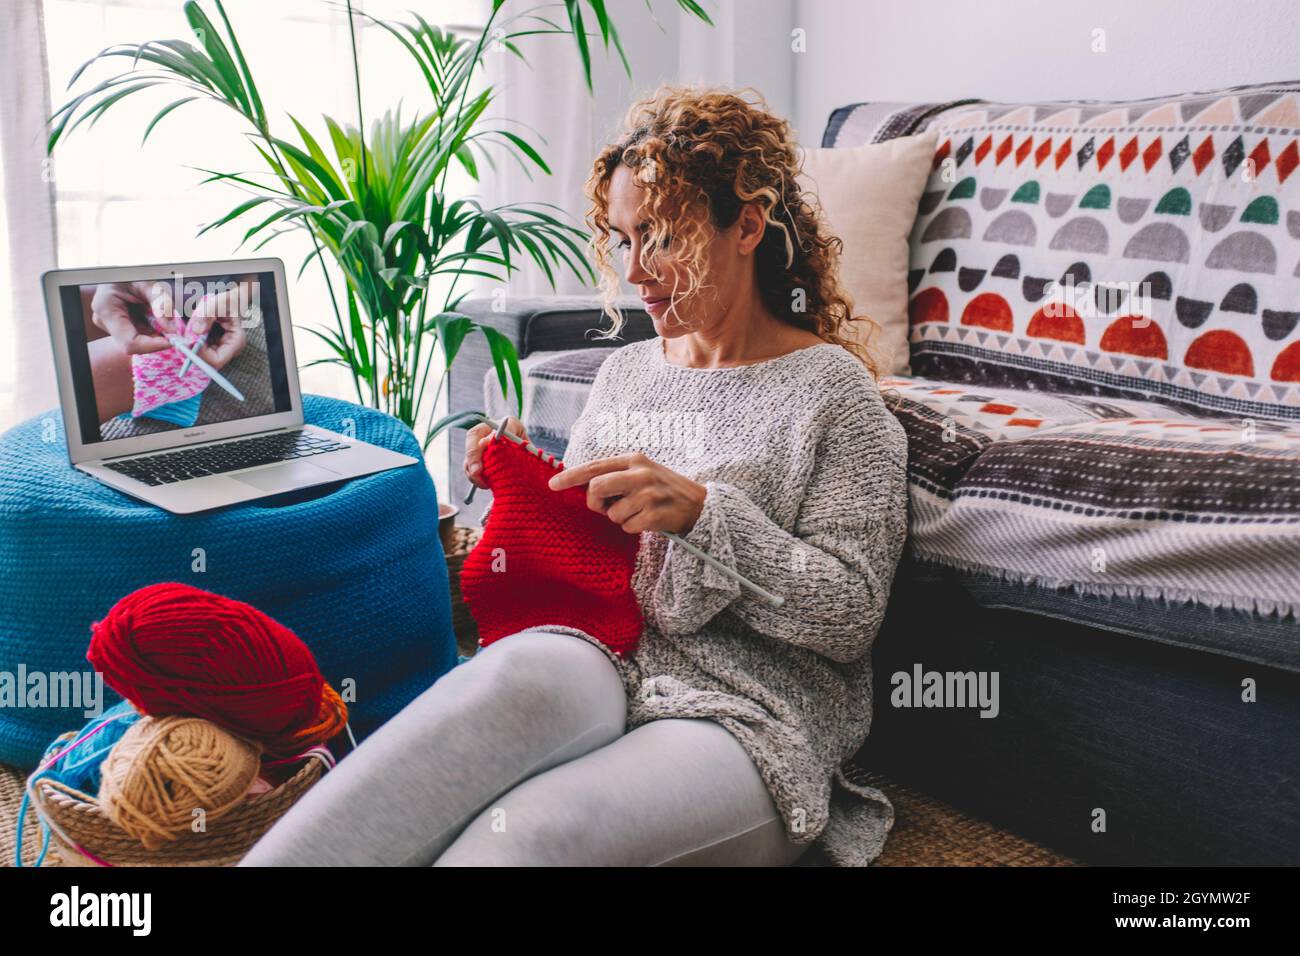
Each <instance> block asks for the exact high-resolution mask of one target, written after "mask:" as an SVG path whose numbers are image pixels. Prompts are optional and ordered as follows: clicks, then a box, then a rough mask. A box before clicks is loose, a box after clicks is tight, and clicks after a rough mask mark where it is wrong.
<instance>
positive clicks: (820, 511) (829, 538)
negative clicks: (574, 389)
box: [652, 383, 907, 662]
mask: <svg viewBox="0 0 1300 956" xmlns="http://www.w3.org/2000/svg"><path fill="white" fill-rule="evenodd" d="M906 459H907V451H906V437H905V434H904V432H903V430H902V426H901V425H899V423H898V421H897V420H896V419H895V418H894V417H893V415H892V414H891V413H890V412H889V410H888V409H887V408H886V407H885V406H884V402H883V401H882V399H881V397H880V395H879V392H878V391H876V389H875V386H874V384H871V383H868V384H867V387H866V388H864V389H862V390H860V392H859V391H857V390H855V401H853V402H851V403H850V405H849V407H847V408H841V409H839V410H837V414H836V417H834V418H833V421H832V422H831V424H829V425H828V426H827V427H826V428H825V430H824V431H823V432H822V434H821V437H820V439H819V440H818V442H817V445H816V448H815V451H814V461H813V465H812V468H811V471H810V475H809V479H808V483H807V485H806V486H805V491H804V497H803V501H802V503H801V505H800V509H799V514H798V517H797V520H796V522H795V527H794V530H793V531H786V530H785V529H784V528H782V527H781V526H780V525H779V524H777V523H776V522H774V521H773V520H772V519H771V518H769V517H768V515H767V514H766V513H764V511H763V510H762V509H761V508H759V506H758V505H756V504H755V503H754V501H753V500H752V499H751V498H750V497H749V496H748V495H747V494H745V492H743V491H742V490H741V489H739V488H737V487H736V486H735V485H734V484H731V483H729V482H725V481H705V482H703V484H704V485H705V487H706V488H707V489H708V494H707V496H706V497H705V499H704V508H703V511H702V512H701V513H700V516H699V519H698V520H697V521H696V523H695V525H694V526H693V527H692V528H691V530H690V531H689V532H688V533H687V534H686V535H684V536H683V538H684V540H686V541H688V542H690V543H691V544H694V545H696V546H698V547H700V548H702V549H704V550H705V551H707V552H708V553H709V554H711V555H713V556H714V557H716V558H717V559H719V560H720V561H722V562H723V563H724V564H726V565H728V566H730V567H733V568H735V569H736V570H738V571H739V572H740V573H742V574H743V575H745V576H746V577H747V578H749V579H750V580H751V581H753V582H755V583H756V584H758V585H760V586H761V587H763V588H765V589H766V590H768V591H770V592H773V593H775V594H779V595H781V596H782V597H783V598H784V599H785V601H784V603H783V604H782V605H781V606H780V607H772V606H771V605H769V604H767V603H766V602H765V601H764V600H763V599H762V598H761V597H759V596H758V595H756V594H754V593H753V592H752V591H750V590H749V589H747V588H742V587H741V585H740V584H739V583H738V582H737V581H735V580H734V579H733V578H731V577H729V576H726V575H724V574H722V573H721V572H720V571H718V570H717V569H716V568H714V567H713V566H712V565H710V564H708V563H707V562H705V561H703V560H702V559H700V558H698V557H696V556H695V555H693V554H692V553H690V552H689V551H687V550H686V549H685V548H683V547H681V546H680V545H679V544H678V543H677V542H676V541H670V542H669V544H668V548H667V552H666V554H665V559H664V564H663V567H662V568H661V570H660V574H659V577H658V579H657V581H656V583H655V586H654V589H653V592H652V596H653V606H654V613H655V617H656V620H657V622H658V626H659V627H660V629H661V630H663V631H664V632H665V633H669V634H678V635H688V634H691V633H694V632H697V631H699V630H700V629H701V628H703V627H704V625H705V624H706V623H707V622H708V621H709V620H710V619H712V618H713V617H714V616H715V615H716V614H718V613H719V612H720V611H722V610H723V609H724V608H725V609H727V610H728V611H729V612H730V613H731V614H733V615H735V616H736V617H738V618H740V619H741V620H742V621H744V622H745V623H746V624H748V625H749V626H750V627H751V628H753V629H754V630H755V631H757V632H759V633H761V634H764V635H766V636H768V637H771V638H774V639H776V640H779V641H784V642H786V643H788V644H792V645H795V646H797V647H803V648H807V649H808V650H811V651H813V652H815V653H818V654H821V655H823V656H825V657H828V658H830V659H831V660H834V661H839V662H849V661H853V660H856V659H857V658H859V657H861V656H862V655H863V654H865V653H867V652H868V651H869V650H870V647H871V642H872V640H873V639H874V637H875V634H876V631H877V629H878V627H879V625H880V622H881V620H882V619H883V617H884V612H885V605H886V602H887V600H888V596H889V589H890V585H891V583H892V580H893V575H894V571H895V569H896V566H897V563H898V559H899V556H900V554H901V551H902V546H903V539H904V537H905V535H906V507H907V498H906Z"/></svg>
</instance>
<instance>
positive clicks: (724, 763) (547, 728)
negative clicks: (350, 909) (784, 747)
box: [239, 630, 806, 866]
mask: <svg viewBox="0 0 1300 956" xmlns="http://www.w3.org/2000/svg"><path fill="white" fill-rule="evenodd" d="M626 723H627V700H626V697H625V691H624V688H623V682H622V680H621V679H620V678H619V676H618V672H617V671H616V670H615V669H614V667H613V665H612V664H611V663H610V661H609V660H608V659H607V658H606V657H605V655H604V654H603V653H602V652H601V651H600V649H599V648H596V647H593V646H592V645H591V644H589V643H588V642H586V641H584V640H583V639H582V638H579V637H575V636H573V635H571V634H556V633H549V632H543V631H531V630H529V631H521V632H519V633H518V634H512V635H510V636H509V637H505V638H502V639H500V640H498V641H495V642H493V643H492V644H489V645H488V646H487V647H485V648H483V649H481V650H480V651H479V653H478V654H476V655H475V656H474V657H473V658H472V659H470V660H469V661H467V662H466V663H464V664H461V665H459V666H457V667H454V668H452V669H451V670H450V671H448V672H447V673H446V674H445V675H443V677H442V678H441V679H439V680H438V681H437V682H435V683H434V685H433V686H432V687H430V688H429V689H428V690H426V691H425V692H424V693H423V694H421V695H420V696H419V697H417V698H416V699H415V700H413V701H412V702H411V703H410V704H409V705H408V706H407V707H405V708H404V709H403V710H402V711H401V712H400V713H398V714H397V715H396V716H395V717H393V718H392V719H391V720H389V721H388V722H387V723H386V724H384V725H383V726H382V727H380V728H379V729H378V730H376V731H375V732H374V733H373V734H371V735H370V736H369V737H367V738H366V740H365V741H363V742H362V744H361V745H360V746H359V747H358V748H357V749H356V750H355V751H354V752H352V753H350V754H348V755H347V756H346V757H344V758H343V760H341V761H339V764H338V766H337V767H336V768H335V769H334V770H332V771H330V772H329V773H327V774H325V775H324V776H323V777H322V778H321V779H320V781H319V782H318V783H317V784H316V785H315V786H314V787H312V788H311V789H310V790H308V791H307V793H306V794H304V795H303V797H302V798H301V799H300V800H299V801H298V802H297V803H296V804H295V805H294V806H293V807H291V808H290V809H289V812H288V813H286V814H285V815H284V817H282V818H281V819H280V820H279V821H278V822H277V823H276V824H275V826H273V827H272V828H271V829H270V830H269V831H268V832H267V833H266V835H265V836H263V837H262V839H261V840H260V841H258V843H257V844H256V845H255V846H254V847H253V848H252V850H251V851H249V853H248V855H247V856H245V857H244V859H243V860H242V861H241V862H240V864H239V865H240V866H353V865H379V866H384V865H394V866H430V865H432V866H553V865H557V866H565V865H569V866H787V865H789V864H791V863H793V862H794V861H795V860H796V859H797V858H798V857H799V856H800V855H801V853H802V851H803V850H805V849H806V846H805V845H800V844H795V843H792V842H790V841H789V840H788V839H787V837H786V833H785V828H784V826H783V824H782V822H781V817H780V815H779V814H778V812H777V809H776V806H775V805H774V804H773V802H772V798H771V796H770V794H769V793H768V791H767V788H766V787H765V786H764V784H763V780H762V777H760V776H759V773H758V769H757V768H756V767H755V766H754V763H753V761H752V760H751V758H750V756H749V754H748V753H746V752H745V750H744V748H743V747H741V745H740V742H739V741H737V740H736V738H735V737H733V736H732V735H731V733H730V732H729V731H727V729H726V728H724V727H723V726H722V725H721V724H718V723H716V722H715V721H712V720H705V719H677V718H673V719H663V720H655V721H651V722H650V723H647V724H643V725H642V726H640V727H638V728H636V729H635V730H633V731H631V732H630V733H624V729H625V727H626Z"/></svg>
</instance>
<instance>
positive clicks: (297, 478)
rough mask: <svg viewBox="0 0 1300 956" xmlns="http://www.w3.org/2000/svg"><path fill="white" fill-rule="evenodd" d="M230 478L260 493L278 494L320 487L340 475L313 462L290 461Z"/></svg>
mask: <svg viewBox="0 0 1300 956" xmlns="http://www.w3.org/2000/svg"><path fill="white" fill-rule="evenodd" d="M230 477H231V478H233V479H235V481H242V482H243V483H244V484H246V485H252V486H253V487H254V488H256V489H258V490H259V491H268V492H276V491H292V490H293V489H294V488H304V487H306V486H308V485H318V484H321V483H322V482H326V481H329V480H330V479H332V478H338V477H339V475H338V472H334V471H329V470H328V469H325V468H318V467H316V466H315V465H313V464H312V463H311V462H307V461H290V462H285V463H284V464H283V465H277V466H276V467H274V468H264V469H262V470H261V471H250V472H247V473H246V474H242V475H231V476H230Z"/></svg>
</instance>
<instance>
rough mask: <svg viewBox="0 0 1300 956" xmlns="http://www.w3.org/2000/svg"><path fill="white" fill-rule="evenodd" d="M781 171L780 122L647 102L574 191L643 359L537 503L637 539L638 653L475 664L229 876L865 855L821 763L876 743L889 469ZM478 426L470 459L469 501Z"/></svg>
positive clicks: (865, 840)
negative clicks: (575, 499)
mask: <svg viewBox="0 0 1300 956" xmlns="http://www.w3.org/2000/svg"><path fill="white" fill-rule="evenodd" d="M797 172H798V160H797V156H796V152H795V145H794V142H793V140H792V138H791V134H790V129H789V126H788V124H787V123H786V122H785V121H783V120H781V119H778V118H777V117H775V116H772V115H771V114H769V113H767V112H765V111H764V110H762V109H760V108H757V107H755V106H753V105H750V104H749V103H747V102H746V101H744V100H742V99H740V98H739V97H737V96H734V95H732V94H728V93H722V92H714V91H700V90H691V89H683V88H677V87H671V86H669V87H664V88H661V90H660V91H658V92H657V93H656V94H655V95H654V96H652V97H651V98H650V99H648V100H646V101H643V102H641V103H638V104H636V105H635V106H634V107H633V108H632V110H631V112H630V113H629V115H628V119H627V127H626V132H625V135H623V136H622V137H621V138H620V140H619V141H618V142H617V143H616V144H614V145H612V146H609V147H608V148H606V149H605V150H604V151H603V152H602V153H601V154H600V156H599V157H598V158H597V159H596V162H595V168H594V170H593V172H592V175H591V177H590V179H589V181H588V184H587V195H588V197H589V198H590V199H591V200H592V203H593V206H592V209H591V211H590V212H589V214H588V220H589V224H590V225H591V227H592V234H593V235H592V250H593V255H594V259H595V260H596V262H597V263H598V265H599V267H600V269H601V273H602V275H603V277H604V279H603V282H602V287H603V288H604V289H605V291H606V294H607V296H608V295H612V294H613V293H615V292H616V289H617V277H616V276H615V274H614V271H613V269H612V267H611V265H610V261H609V255H608V252H607V248H606V247H607V244H608V243H609V242H610V241H611V239H612V240H615V241H616V243H617V246H618V247H619V248H620V249H621V250H622V252H623V259H624V264H625V278H626V280H627V281H628V282H629V283H630V284H632V285H634V286H636V287H637V288H638V289H639V290H640V292H641V295H642V298H643V300H644V301H645V306H646V310H647V311H648V312H649V313H650V315H651V316H652V317H653V320H654V325H655V330H656V332H657V333H658V335H657V336H656V337H655V338H653V339H650V340H647V341H642V342H637V343H634V344H631V345H627V346H625V347H623V348H620V349H618V350H617V351H615V352H613V353H612V354H611V355H610V357H609V358H608V359H607V360H606V361H605V363H604V365H603V366H602V367H601V369H600V371H599V373H598V374H597V376H596V380H595V382H594V384H593V387H592V391H591V394H590V397H589V399H588V404H587V406H586V409H585V410H584V412H583V414H582V415H581V417H580V418H579V419H578V421H577V422H576V423H575V426H574V429H573V434H572V437H571V439H570V443H569V445H568V449H567V451H566V459H565V460H566V468H565V470H564V471H562V472H560V473H559V474H557V475H556V477H555V478H554V479H553V480H552V482H551V485H552V487H553V488H556V489H559V488H562V487H570V486H581V485H586V488H587V501H588V505H589V506H590V507H591V508H592V509H594V510H596V511H598V512H601V513H603V514H604V515H606V516H607V517H608V518H609V520H611V521H614V522H617V523H618V524H619V525H620V527H621V528H622V529H623V530H624V531H626V532H628V533H640V534H642V540H641V547H640V551H639V553H638V559H637V566H636V571H635V574H634V577H633V586H634V589H635V591H636V594H637V597H638V600H639V602H640V604H641V607H642V610H643V616H644V619H645V629H644V633H643V635H642V638H641V641H640V645H639V647H638V649H637V651H636V652H635V653H634V654H631V655H628V656H627V658H626V659H624V658H622V657H619V656H618V655H615V654H613V653H612V652H611V651H609V650H608V649H607V648H605V647H604V645H603V644H601V643H600V641H599V640H598V639H596V638H595V637H593V636H591V635H588V634H586V633H584V632H582V631H579V630H575V629H571V628H564V627H559V626H551V625H547V624H546V622H544V621H541V622H539V623H538V626H537V627H534V628H531V629H529V630H525V631H522V632H519V633H517V634H512V635H509V636H507V637H505V638H502V639H500V640H497V641H495V642H493V643H491V644H489V645H488V646H487V647H485V648H483V649H482V650H481V651H480V652H479V653H478V654H477V655H476V656H475V657H474V658H473V659H472V660H471V661H470V662H468V663H466V664H464V665H462V666H460V667H457V668H454V669H453V670H452V671H451V672H449V673H448V674H447V675H445V676H444V677H443V678H442V679H440V680H439V681H438V682H437V683H436V684H434V686H433V687H432V688H430V689H429V690H428V691H427V692H425V693H424V694H423V695H421V696H420V697H419V698H418V699H417V700H415V701H414V702H413V703H412V704H411V705H410V706H408V707H407V708H405V709H404V710H403V711H402V712H401V713H400V714H398V715H397V716H396V717H395V718H393V720H391V721H390V722H389V723H387V724H385V725H384V726H383V727H382V728H380V729H379V730H378V731H377V732H376V733H375V734H374V735H372V736H371V737H370V738H368V739H367V740H366V741H365V742H364V743H363V744H362V745H361V746H360V747H359V748H358V750H357V751H356V752H355V753H354V754H350V755H349V756H347V757H346V758H345V759H344V760H343V761H342V762H341V763H340V765H339V767H338V768H337V769H336V770H334V771H333V772H332V773H329V774H327V775H326V776H325V777H324V778H323V779H322V781H321V782H320V783H318V784H317V785H316V786H315V787H314V788H313V789H312V790H310V791H309V792H308V793H307V794H306V796H305V797H304V798H303V799H302V800H301V801H300V802H299V803H298V804H297V805H296V806H295V807H293V808H292V809H291V810H290V811H289V813H288V814H287V815H286V816H285V817H284V819H283V820H281V821H280V822H279V823H278V824H277V825H276V826H275V827H273V828H272V829H271V831H270V832H269V833H268V834H267V835H266V837H265V838H264V839H263V840H262V841H261V842H260V843H259V844H258V845H257V846H256V847H254V848H253V850H252V852H251V853H250V854H249V856H248V857H247V858H246V859H245V860H244V864H245V865H257V864H281V863H284V864H298V863H308V864H317V863H319V864H351V863H393V864H433V865H436V866H450V865H464V864H471V865H476V864H477V865H486V864H593V865H683V864H687V865H698V864H705V865H713V864H743V865H788V864H790V863H792V862H794V861H795V860H796V859H798V858H799V857H800V856H801V855H802V854H803V852H804V851H805V850H807V849H808V847H809V845H810V844H811V843H813V842H814V841H816V840H818V839H819V838H820V846H821V849H822V850H823V851H824V852H825V853H826V854H827V855H828V856H829V858H830V859H831V861H832V862H835V863H840V864H847V865H865V864H866V863H868V862H869V861H870V860H871V859H873V858H874V857H875V856H876V855H878V854H879V852H880V849H881V846H882V845H883V843H884V840H885V837H886V835H887V833H888V830H889V828H890V826H891V824H892V822H893V809H892V807H891V806H890V804H889V802H888V800H887V799H886V798H885V797H884V795H883V794H881V793H880V792H879V791H878V790H875V789H873V788H870V787H861V786H858V785H856V784H852V783H850V782H849V781H847V780H846V779H845V778H844V775H843V774H842V773H841V772H840V765H841V763H842V762H844V761H846V760H848V759H849V758H851V757H852V756H853V755H854V754H855V753H856V751H857V750H858V748H859V747H860V746H861V744H862V743H863V741H864V740H865V738H866V736H867V732H868V729H869V727H870V723H871V712H872V711H871V708H872V694H871V664H870V650H871V644H872V641H873V639H874V636H875V634H876V631H877V629H878V627H879V625H880V621H881V618H882V616H883V614H884V609H885V604H886V600H887V598H888V594H889V587H890V583H891V581H892V577H893V573H894V570H895V566H896V564H897V561H898V558H899V554H900V551H901V548H902V544H903V539H904V536H905V532H906V478H905V462H906V444H905V438H904V434H903V431H902V428H901V426H900V425H899V424H898V422H897V421H896V420H895V419H894V418H893V416H892V415H891V414H890V412H889V410H888V409H887V408H886V407H885V404H884V402H883V401H882V399H881V396H880V394H879V392H878V391H877V388H876V384H875V377H874V368H873V367H872V365H871V359H870V355H869V353H867V352H866V350H865V349H864V348H863V347H862V346H861V345H859V344H857V343H858V340H859V339H860V338H861V336H859V335H856V334H855V333H854V331H853V329H854V326H855V325H865V326H867V327H868V328H869V327H870V325H871V324H870V322H869V320H866V319H853V318H851V315H850V303H849V301H848V300H847V298H846V297H845V295H844V293H843V292H842V290H841V289H840V288H839V285H838V282H837V279H836V275H837V263H838V249H839V241H838V240H837V239H834V238H832V237H830V236H827V235H826V230H825V225H824V223H823V222H822V220H821V219H820V218H819V215H818V211H817V208H816V207H815V206H814V205H812V204H811V203H810V201H809V200H807V199H805V197H804V196H803V195H801V192H800V189H799V186H798V185H797V183H796V174H797ZM607 302H608V299H607ZM607 311H608V312H609V313H610V314H611V315H612V316H613V317H614V321H615V325H614V329H613V330H612V331H611V333H610V334H611V335H615V334H617V332H618V328H619V324H620V323H619V320H620V316H619V315H618V314H617V313H616V312H614V311H613V310H612V309H609V308H608V307H607ZM511 426H513V430H514V431H515V432H516V434H520V435H523V430H522V428H520V427H519V426H518V425H517V423H515V422H514V421H513V420H512V421H511ZM488 431H489V429H488V427H487V426H485V425H480V426H478V427H477V428H476V429H474V430H473V431H471V432H470V434H469V436H468V440H467V449H466V458H465V468H466V472H467V474H468V475H469V477H470V479H471V480H472V481H474V482H475V483H476V484H479V485H480V486H483V485H482V479H481V464H480V456H481V450H482V447H483V445H484V443H485V442H486V441H487V440H489V438H490V436H489V435H488ZM525 437H526V436H525ZM489 520H490V519H489ZM665 531H667V532H675V533H677V534H679V535H682V536H683V537H684V539H685V540H686V541H689V542H691V543H692V544H695V545H698V546H699V547H701V548H703V549H704V550H705V551H706V552H708V553H710V554H711V555H713V556H714V557H716V558H718V559H720V560H721V561H723V562H724V563H726V564H727V565H729V566H732V567H735V568H736V569H738V570H739V571H740V572H741V573H742V574H744V575H745V576H746V577H747V578H749V579H750V580H751V581H754V582H757V583H758V584H760V585H761V586H763V587H764V588H766V589H767V590H769V591H772V592H775V593H777V594H779V595H781V596H782V597H783V598H784V603H783V604H782V605H781V606H780V607H772V606H770V605H769V604H767V603H764V602H763V600H761V599H760V598H759V597H756V596H755V595H754V594H753V593H752V592H750V591H748V590H742V589H741V587H740V586H739V585H738V584H737V583H736V582H735V580H733V579H732V578H731V577H729V576H726V575H723V574H721V573H719V572H718V571H717V570H716V569H714V568H713V567H711V566H710V565H708V564H707V563H705V562H702V561H701V560H699V559H698V558H697V557H696V556H694V555H692V554H691V553H690V552H688V551H687V550H685V549H683V548H680V547H677V546H675V545H674V544H672V543H670V542H669V539H668V538H666V537H664V536H663V535H662V534H658V533H656V532H665ZM836 787H838V791H837V790H836Z"/></svg>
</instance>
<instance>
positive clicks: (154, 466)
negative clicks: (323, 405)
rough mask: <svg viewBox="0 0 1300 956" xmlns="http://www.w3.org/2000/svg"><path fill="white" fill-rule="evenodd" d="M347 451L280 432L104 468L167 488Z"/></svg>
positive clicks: (305, 434) (336, 444)
mask: <svg viewBox="0 0 1300 956" xmlns="http://www.w3.org/2000/svg"><path fill="white" fill-rule="evenodd" d="M347 447H348V446H347V444H346V443H345V442H339V441H334V440H333V439H330V438H324V437H321V436H318V435H313V434H311V433H310V432H306V431H295V432H276V433H275V434H272V435H259V436H257V437H256V438H244V439H241V440H239V441H230V442H224V443H223V444H220V445H203V446H200V447H198V448H186V449H183V450H181V451H171V452H167V453H165V454H162V455H149V456H148V457H146V458H129V459H127V460H125V461H116V462H105V463H104V467H105V468H111V469H112V470H113V471H116V472H119V473H121V474H123V475H126V476H128V477H130V478H134V479H136V480H137V481H142V482H144V483H145V484H146V485H166V484H171V483H172V482H175V481H185V480H186V479H187V478H202V477H203V476H205V475H219V474H222V473H223V472H227V471H238V470H239V469H241V468H252V467H254V466H256V465H270V464H273V463H274V462H277V461H289V460H290V459H293V458H309V457H311V456H312V455H323V454H325V453H326V452H330V451H337V450H339V449H340V448H347Z"/></svg>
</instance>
